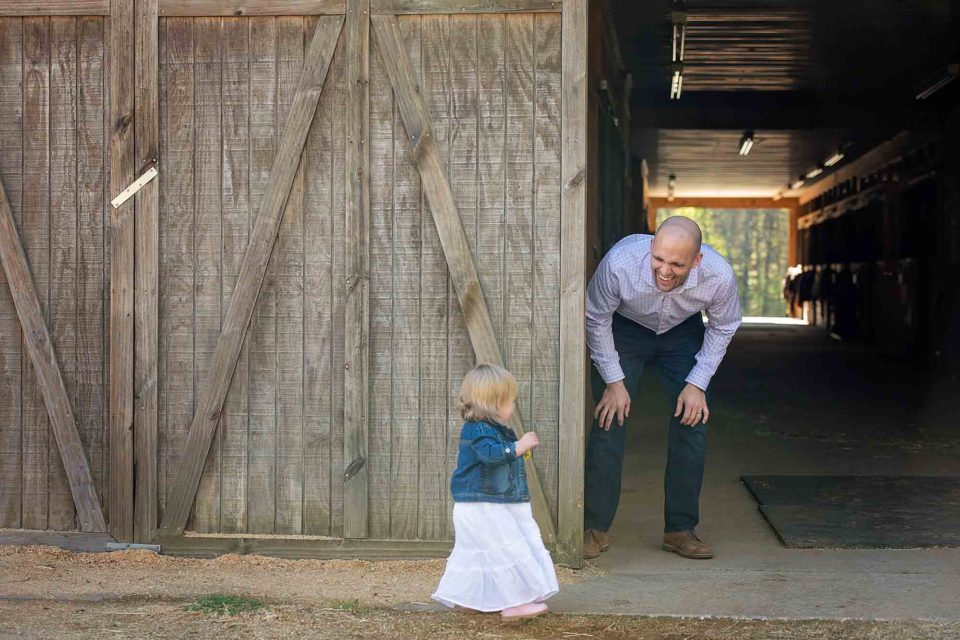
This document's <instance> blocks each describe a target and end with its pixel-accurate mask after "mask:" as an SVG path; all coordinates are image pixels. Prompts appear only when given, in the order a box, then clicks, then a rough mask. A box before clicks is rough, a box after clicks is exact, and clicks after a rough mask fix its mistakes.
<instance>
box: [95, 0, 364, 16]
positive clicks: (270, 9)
mask: <svg viewBox="0 0 960 640" xmlns="http://www.w3.org/2000/svg"><path fill="white" fill-rule="evenodd" d="M86 1H88V2H92V1H93V0H86ZM345 6H346V0H241V1H239V2H224V0H160V15H161V16H225V17H226V16H232V17H239V16H283V15H288V16H311V15H343V13H344V10H345Z"/></svg>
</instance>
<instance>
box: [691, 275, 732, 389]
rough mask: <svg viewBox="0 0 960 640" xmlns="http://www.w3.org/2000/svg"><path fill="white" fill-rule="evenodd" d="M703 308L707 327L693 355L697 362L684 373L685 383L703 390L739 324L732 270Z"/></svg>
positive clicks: (718, 364)
mask: <svg viewBox="0 0 960 640" xmlns="http://www.w3.org/2000/svg"><path fill="white" fill-rule="evenodd" d="M706 311H707V329H706V332H705V333H704V336H703V347H702V348H701V349H700V352H699V353H698V354H697V364H696V365H695V366H694V367H693V369H691V370H690V374H689V375H687V382H688V383H689V384H692V385H693V386H695V387H697V388H699V389H702V390H704V391H706V389H707V386H709V384H710V380H711V378H713V375H714V374H715V373H716V372H717V368H718V367H719V366H720V362H721V361H722V360H723V356H724V355H725V354H726V353H727V346H728V345H729V344H730V341H731V340H732V339H733V334H735V333H736V332H737V328H738V327H739V326H740V320H741V318H740V296H739V295H738V293H737V281H736V278H735V277H733V274H732V273H731V274H730V277H729V278H728V280H727V283H726V285H725V286H724V287H723V288H722V289H721V290H720V291H719V292H718V294H717V297H716V298H715V299H714V301H713V304H711V305H710V306H709V307H707V309H706Z"/></svg>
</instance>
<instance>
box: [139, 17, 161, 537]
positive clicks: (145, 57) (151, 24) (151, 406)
mask: <svg viewBox="0 0 960 640" xmlns="http://www.w3.org/2000/svg"><path fill="white" fill-rule="evenodd" d="M158 28H159V27H158V18H157V0H137V3H136V28H135V46H136V64H137V72H136V95H135V97H134V109H135V116H134V122H135V123H136V126H135V136H134V137H135V150H134V167H136V171H137V174H138V175H139V173H140V172H142V171H143V168H144V167H146V166H148V165H149V164H151V163H154V162H156V161H157V159H158V158H159V156H160V122H159V119H160V113H159V109H160V97H159V81H160V63H159V60H158V57H157V56H158V53H159V42H158V35H157V30H158ZM160 179H161V180H163V177H162V176H161V178H160ZM135 198H136V222H135V225H134V226H135V243H136V246H135V265H134V269H135V273H134V292H135V301H134V332H133V333H134V340H135V343H134V372H133V376H134V379H133V387H134V394H135V396H134V397H135V405H134V409H133V429H134V445H135V451H134V466H135V469H136V478H135V480H134V482H135V487H136V495H135V496H134V521H133V537H134V540H135V541H137V542H149V541H151V540H153V538H154V537H155V536H156V532H157V519H158V517H159V516H158V513H159V509H158V504H157V490H158V485H157V457H158V447H157V438H158V426H157V420H158V396H157V375H158V359H159V342H158V340H159V331H160V329H159V299H158V295H159V277H160V273H159V271H160V267H159V251H160V246H159V244H160V240H159V237H160V214H159V206H160V184H159V182H158V181H157V180H152V181H150V182H148V183H147V184H146V185H144V187H143V188H142V189H140V191H138V192H137V194H136V196H135Z"/></svg>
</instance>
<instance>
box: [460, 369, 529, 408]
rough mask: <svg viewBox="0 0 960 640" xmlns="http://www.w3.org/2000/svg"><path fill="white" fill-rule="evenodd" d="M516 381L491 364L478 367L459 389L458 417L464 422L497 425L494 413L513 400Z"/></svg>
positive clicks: (504, 370) (503, 370) (512, 376)
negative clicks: (481, 421)
mask: <svg viewBox="0 0 960 640" xmlns="http://www.w3.org/2000/svg"><path fill="white" fill-rule="evenodd" d="M517 394H518V391H517V379H516V378H515V377H514V375H513V374H512V373H510V372H509V371H507V370H506V369H504V368H503V367H500V366H497V365H495V364H478V365H477V366H476V367H474V368H473V369H471V370H470V371H469V372H468V373H467V375H466V376H464V378H463V384H461V385H460V415H461V416H463V419H464V420H493V421H495V422H499V418H498V417H497V410H498V409H499V408H500V407H502V406H503V405H505V404H507V403H508V402H510V401H513V400H516V399H517Z"/></svg>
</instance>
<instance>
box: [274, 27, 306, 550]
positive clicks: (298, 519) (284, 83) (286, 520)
mask: <svg viewBox="0 0 960 640" xmlns="http://www.w3.org/2000/svg"><path fill="white" fill-rule="evenodd" d="M277 22H278V24H277V31H278V34H277V35H278V43H279V51H278V63H279V92H278V100H279V101H278V105H279V110H278V116H279V121H280V122H285V121H286V119H287V115H288V114H289V111H290V107H291V106H292V104H293V98H294V92H295V91H296V88H297V79H298V78H299V77H300V72H301V70H302V69H303V53H304V46H305V42H306V37H305V34H304V19H303V18H302V17H282V18H278V21H277ZM311 33H312V32H311ZM302 158H303V154H301V159H302ZM303 175H304V173H303V162H302V160H301V163H300V167H299V168H298V169H297V175H296V176H295V177H294V179H293V184H292V185H291V187H290V195H289V197H287V207H286V210H285V212H284V214H283V220H282V222H281V224H280V233H279V236H278V238H277V246H276V249H275V250H274V254H275V260H276V275H275V282H276V291H277V303H276V304H277V317H276V331H277V345H276V347H277V506H276V508H277V516H276V532H277V533H292V534H298V533H301V532H302V531H303V472H304V464H303V457H304V456H303V364H304V362H303V314H304V302H303V292H304V291H303V259H304V251H305V239H304V235H303V201H304V192H303V180H304V178H303Z"/></svg>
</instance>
